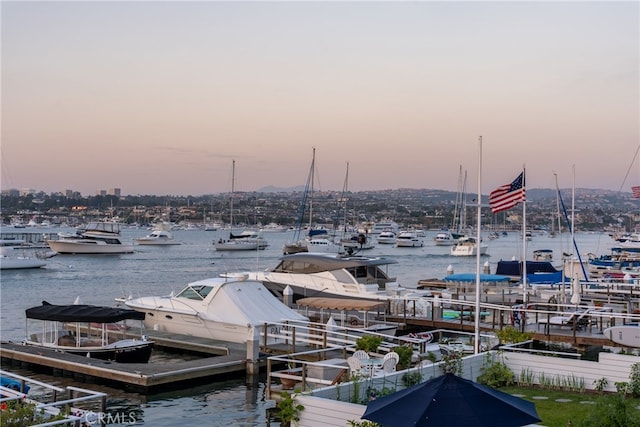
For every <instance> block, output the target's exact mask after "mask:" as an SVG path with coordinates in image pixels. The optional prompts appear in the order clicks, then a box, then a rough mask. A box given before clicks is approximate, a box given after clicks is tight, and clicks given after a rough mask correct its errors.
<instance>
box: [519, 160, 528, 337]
mask: <svg viewBox="0 0 640 427" xmlns="http://www.w3.org/2000/svg"><path fill="white" fill-rule="evenodd" d="M522 177H523V180H524V182H523V183H522V186H523V187H524V188H526V183H527V175H526V168H525V166H524V165H522ZM522 288H523V289H524V295H523V296H522V304H523V311H522V313H523V314H522V319H521V320H520V323H521V326H520V329H521V330H522V331H523V332H524V329H525V327H526V323H527V313H526V311H525V310H526V308H527V300H528V299H529V295H528V294H529V291H528V289H527V201H526V199H525V200H523V201H522Z"/></svg>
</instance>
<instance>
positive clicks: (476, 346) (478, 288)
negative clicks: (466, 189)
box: [465, 136, 482, 354]
mask: <svg viewBox="0 0 640 427" xmlns="http://www.w3.org/2000/svg"><path fill="white" fill-rule="evenodd" d="M465 178H466V177H465ZM477 200H478V204H477V207H476V209H477V213H476V214H477V217H476V223H477V230H476V301H475V319H474V320H475V322H474V323H475V327H474V332H475V338H474V350H473V352H474V354H478V353H480V291H481V283H480V245H481V242H482V239H481V237H482V230H481V227H480V221H482V211H481V210H480V207H481V206H482V136H480V137H478V198H477Z"/></svg>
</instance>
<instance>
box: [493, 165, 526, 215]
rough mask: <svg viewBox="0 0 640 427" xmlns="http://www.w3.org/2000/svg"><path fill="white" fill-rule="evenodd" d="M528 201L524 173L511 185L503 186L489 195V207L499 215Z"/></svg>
mask: <svg viewBox="0 0 640 427" xmlns="http://www.w3.org/2000/svg"><path fill="white" fill-rule="evenodd" d="M526 199H527V198H526V195H525V189H524V172H522V173H521V174H520V175H518V177H517V178H516V179H514V180H513V182H512V183H511V184H505V185H501V186H500V187H498V188H496V189H495V190H493V191H492V192H491V194H489V206H490V207H491V212H493V213H498V212H502V211H506V210H507V209H511V208H512V207H514V206H515V205H517V204H518V203H520V202H524V201H525V200H526Z"/></svg>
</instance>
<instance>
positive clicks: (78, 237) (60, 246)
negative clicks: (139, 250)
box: [46, 222, 133, 254]
mask: <svg viewBox="0 0 640 427" xmlns="http://www.w3.org/2000/svg"><path fill="white" fill-rule="evenodd" d="M58 235H59V237H60V238H59V239H57V240H47V241H46V242H47V244H48V245H49V247H50V248H51V249H52V250H54V251H56V252H58V253H59V254H126V253H132V252H133V245H132V244H128V243H123V242H122V239H121V238H120V223H117V222H90V223H89V224H88V225H87V226H86V227H85V228H84V229H82V230H78V231H77V232H76V234H60V233H59V234H58Z"/></svg>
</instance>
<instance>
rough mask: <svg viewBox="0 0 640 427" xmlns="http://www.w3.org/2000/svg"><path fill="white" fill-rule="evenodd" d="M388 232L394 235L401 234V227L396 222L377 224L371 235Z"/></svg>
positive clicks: (374, 225)
mask: <svg viewBox="0 0 640 427" xmlns="http://www.w3.org/2000/svg"><path fill="white" fill-rule="evenodd" d="M386 230H391V231H393V232H394V233H396V234H398V233H399V232H400V226H399V225H398V223H397V222H395V221H381V222H376V223H375V224H373V227H372V228H371V234H380V233H382V232H383V231H386Z"/></svg>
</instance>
